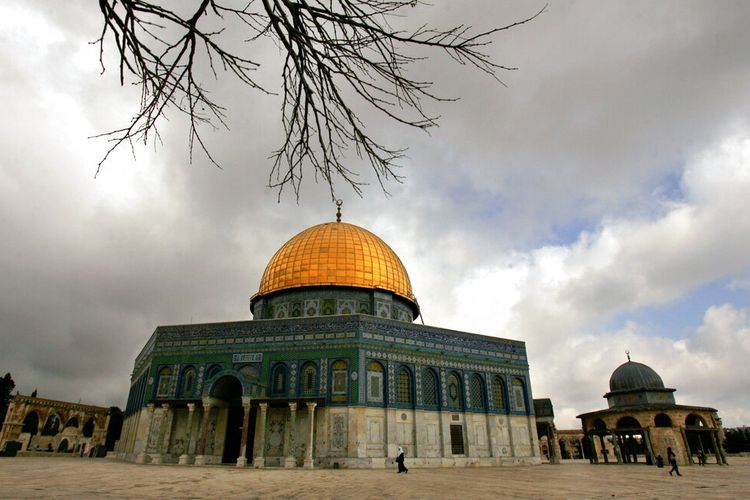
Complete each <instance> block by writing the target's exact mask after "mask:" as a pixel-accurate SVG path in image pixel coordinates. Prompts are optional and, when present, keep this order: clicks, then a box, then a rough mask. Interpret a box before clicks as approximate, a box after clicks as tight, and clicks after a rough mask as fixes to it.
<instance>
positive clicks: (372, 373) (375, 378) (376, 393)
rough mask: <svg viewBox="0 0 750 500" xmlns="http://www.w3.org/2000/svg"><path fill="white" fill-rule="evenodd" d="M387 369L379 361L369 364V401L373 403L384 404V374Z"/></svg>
mask: <svg viewBox="0 0 750 500" xmlns="http://www.w3.org/2000/svg"><path fill="white" fill-rule="evenodd" d="M384 373H385V369H383V365H381V364H380V363H378V362H377V361H370V362H369V363H368V364H367V401H369V402H371V403H382V402H383V394H384V391H383V374H384Z"/></svg>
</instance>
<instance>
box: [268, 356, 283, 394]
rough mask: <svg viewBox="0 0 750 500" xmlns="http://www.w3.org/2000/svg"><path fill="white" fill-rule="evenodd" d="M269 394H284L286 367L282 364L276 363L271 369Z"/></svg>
mask: <svg viewBox="0 0 750 500" xmlns="http://www.w3.org/2000/svg"><path fill="white" fill-rule="evenodd" d="M271 393H272V394H276V395H279V394H285V393H286V365H285V364H284V363H278V364H277V365H276V366H274V367H273V374H272V375H271Z"/></svg>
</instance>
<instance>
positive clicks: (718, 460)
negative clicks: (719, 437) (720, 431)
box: [709, 431, 721, 465]
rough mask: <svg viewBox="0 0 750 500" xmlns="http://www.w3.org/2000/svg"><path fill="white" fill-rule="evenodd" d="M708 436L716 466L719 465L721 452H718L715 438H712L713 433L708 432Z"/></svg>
mask: <svg viewBox="0 0 750 500" xmlns="http://www.w3.org/2000/svg"><path fill="white" fill-rule="evenodd" d="M709 435H710V436H711V446H712V447H713V449H714V454H715V455H716V463H717V464H718V465H721V452H719V445H718V443H717V442H716V436H714V432H713V431H711V432H709Z"/></svg>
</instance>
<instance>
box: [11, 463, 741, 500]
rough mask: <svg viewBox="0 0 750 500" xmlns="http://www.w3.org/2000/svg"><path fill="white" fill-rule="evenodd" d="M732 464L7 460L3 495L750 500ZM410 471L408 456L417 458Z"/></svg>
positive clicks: (739, 468)
mask: <svg viewBox="0 0 750 500" xmlns="http://www.w3.org/2000/svg"><path fill="white" fill-rule="evenodd" d="M729 462H730V465H729V466H722V467H719V466H717V465H714V464H710V465H708V466H706V467H698V466H691V467H682V469H681V470H682V474H683V475H682V477H670V476H669V474H668V473H667V470H668V469H658V468H656V467H649V466H646V465H600V466H595V465H590V464H589V463H588V462H576V463H565V464H562V465H548V464H544V465H540V466H522V467H493V468H451V469H416V468H413V467H412V468H411V469H410V470H409V473H408V474H400V475H399V474H396V468H395V466H394V467H393V468H392V469H386V470H331V469H320V470H303V469H299V470H288V469H287V470H284V469H251V468H247V469H238V468H236V467H231V466H210V467H185V466H177V465H145V466H144V465H135V464H130V463H123V462H117V461H114V460H110V459H85V458H84V459H81V458H74V457H59V458H56V457H17V458H0V498H29V497H34V498H40V497H63V498H66V497H67V498H102V497H115V498H231V497H234V498H269V497H270V498H273V497H285V498H290V497H292V498H359V499H365V498H373V499H383V498H396V497H398V498H399V499H404V498H461V499H474V498H638V499H651V498H653V499H656V498H683V499H690V498H748V497H749V496H750V457H729ZM407 465H408V460H407Z"/></svg>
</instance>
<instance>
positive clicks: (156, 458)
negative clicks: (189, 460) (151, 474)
mask: <svg viewBox="0 0 750 500" xmlns="http://www.w3.org/2000/svg"><path fill="white" fill-rule="evenodd" d="M161 411H162V415H161V421H160V422H159V432H158V433H157V438H156V439H157V443H156V453H154V454H153V455H151V463H153V464H160V463H163V462H164V459H165V458H166V457H165V455H166V454H167V451H169V439H170V437H171V436H172V432H171V431H172V416H173V414H174V413H173V410H172V407H171V406H170V405H169V403H162V405H161ZM162 435H163V436H164V437H163V439H160V437H161V436H162ZM158 441H161V442H158Z"/></svg>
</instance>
